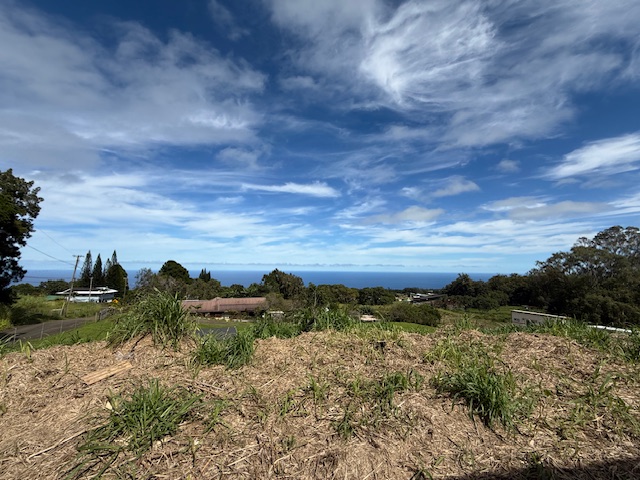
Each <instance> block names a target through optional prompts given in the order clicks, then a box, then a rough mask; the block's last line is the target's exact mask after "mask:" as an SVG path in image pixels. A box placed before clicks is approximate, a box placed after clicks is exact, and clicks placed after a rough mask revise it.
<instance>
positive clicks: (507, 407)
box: [433, 362, 520, 427]
mask: <svg viewBox="0 0 640 480" xmlns="http://www.w3.org/2000/svg"><path fill="white" fill-rule="evenodd" d="M433 383H434V385H435V387H436V389H437V391H438V393H443V392H445V393H448V394H450V395H452V396H453V398H454V400H455V399H457V398H461V399H463V400H464V402H465V403H466V404H467V406H468V407H469V413H470V415H472V416H473V415H474V414H475V415H477V416H478V417H480V419H481V420H482V422H483V423H484V424H485V425H487V426H488V427H490V426H492V425H493V423H494V422H496V421H499V422H500V423H501V424H502V425H503V426H504V427H512V426H513V422H514V416H515V414H516V413H517V412H518V410H519V408H520V406H519V403H518V401H517V400H516V398H517V397H516V395H515V394H516V383H515V380H514V378H513V375H512V374H511V372H509V371H507V372H506V373H499V372H497V371H496V370H495V369H494V368H493V366H492V365H490V364H489V363H486V362H479V363H468V364H466V365H463V366H460V367H459V368H458V369H456V370H455V371H454V372H453V373H445V374H441V375H438V376H437V377H435V379H434V380H433Z"/></svg>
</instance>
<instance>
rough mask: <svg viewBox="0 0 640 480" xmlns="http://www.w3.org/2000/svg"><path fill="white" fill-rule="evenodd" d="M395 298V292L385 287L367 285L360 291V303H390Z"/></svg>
mask: <svg viewBox="0 0 640 480" xmlns="http://www.w3.org/2000/svg"><path fill="white" fill-rule="evenodd" d="M395 300H396V296H395V294H394V293H393V292H392V291H391V290H388V289H386V288H384V287H366V288H361V289H360V290H359V291H358V303H359V304H360V305H388V304H390V303H393V302H395Z"/></svg>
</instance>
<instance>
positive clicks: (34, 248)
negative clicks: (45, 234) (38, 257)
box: [27, 244, 73, 265]
mask: <svg viewBox="0 0 640 480" xmlns="http://www.w3.org/2000/svg"><path fill="white" fill-rule="evenodd" d="M27 247H29V248H31V249H33V250H35V251H36V252H39V253H41V254H43V255H46V256H47V257H49V258H53V259H54V260H57V261H58V262H62V263H66V264H67V265H73V263H71V262H67V261H66V260H60V259H59V258H56V257H54V256H53V255H49V254H48V253H45V252H43V251H42V250H38V249H37V248H36V247H32V246H31V245H29V244H27Z"/></svg>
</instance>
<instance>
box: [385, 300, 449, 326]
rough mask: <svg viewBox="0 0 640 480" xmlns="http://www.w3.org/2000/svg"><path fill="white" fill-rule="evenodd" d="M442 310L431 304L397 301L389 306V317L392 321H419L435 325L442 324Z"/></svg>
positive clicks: (421, 323)
mask: <svg viewBox="0 0 640 480" xmlns="http://www.w3.org/2000/svg"><path fill="white" fill-rule="evenodd" d="M440 318H441V316H440V312H439V311H438V310H437V309H436V308H434V307H432V306H431V305H429V304H426V303H422V304H418V305H414V304H411V303H406V302H396V303H394V304H393V305H391V307H390V308H389V313H388V319H389V321H392V322H407V323H417V324H419V325H429V326H431V327H435V326H437V325H439V324H440Z"/></svg>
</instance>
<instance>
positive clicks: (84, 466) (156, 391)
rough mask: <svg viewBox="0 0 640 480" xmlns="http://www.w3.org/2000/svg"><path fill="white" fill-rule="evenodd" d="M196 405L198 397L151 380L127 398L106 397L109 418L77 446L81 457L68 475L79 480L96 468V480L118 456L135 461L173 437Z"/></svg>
mask: <svg viewBox="0 0 640 480" xmlns="http://www.w3.org/2000/svg"><path fill="white" fill-rule="evenodd" d="M199 402H200V397H199V396H196V395H194V394H192V393H189V392H188V391H187V390H185V389H181V388H168V387H164V386H162V385H161V384H160V383H159V382H158V380H155V379H153V380H150V381H149V383H148V385H143V386H139V387H138V388H137V389H135V390H134V391H133V393H131V395H129V396H121V395H117V394H115V395H110V396H109V406H110V413H109V417H108V418H107V420H106V422H105V423H104V424H103V425H101V426H99V427H97V428H94V429H93V430H91V431H90V432H89V433H88V434H87V435H86V438H85V439H84V442H83V443H81V444H80V445H79V446H78V451H79V452H80V453H81V457H80V461H79V462H78V464H77V465H76V466H75V467H74V468H73V469H72V470H71V472H70V473H71V476H72V478H82V477H83V476H84V474H85V473H87V472H88V471H89V470H91V469H94V468H99V467H101V471H100V472H99V473H98V475H97V476H101V475H102V473H104V472H105V471H106V470H107V469H108V468H109V467H110V466H111V465H112V464H113V463H114V462H115V461H116V460H117V458H118V457H119V456H120V455H121V453H131V454H134V455H135V456H137V457H139V456H140V455H142V454H143V453H145V452H146V451H148V450H149V449H151V447H152V446H153V444H154V442H155V441H157V440H161V439H162V438H164V437H166V436H167V435H172V434H174V433H175V432H176V430H177V429H178V426H179V425H180V423H182V422H183V421H184V420H185V419H186V418H188V416H189V415H190V414H191V412H192V411H193V410H194V408H195V407H196V405H197V404H198V403H199Z"/></svg>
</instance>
